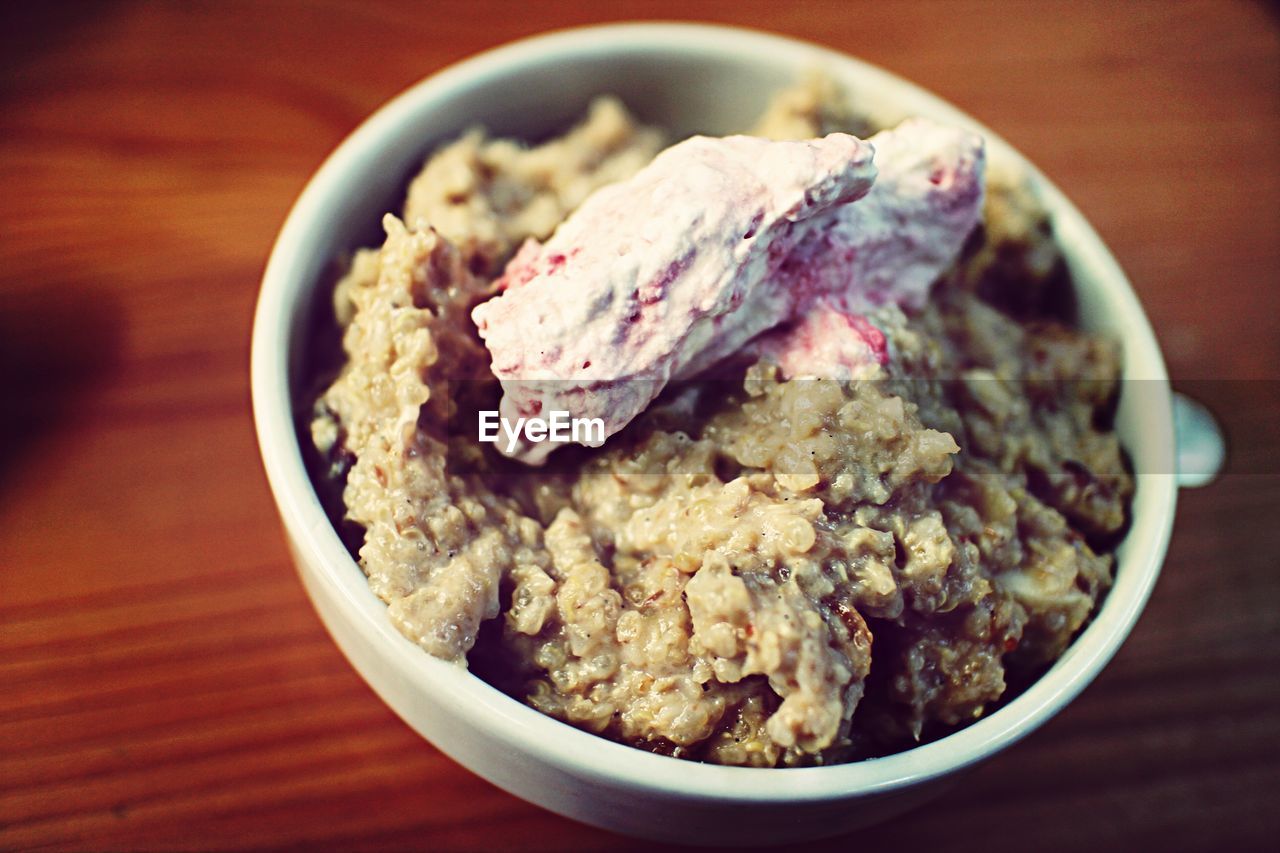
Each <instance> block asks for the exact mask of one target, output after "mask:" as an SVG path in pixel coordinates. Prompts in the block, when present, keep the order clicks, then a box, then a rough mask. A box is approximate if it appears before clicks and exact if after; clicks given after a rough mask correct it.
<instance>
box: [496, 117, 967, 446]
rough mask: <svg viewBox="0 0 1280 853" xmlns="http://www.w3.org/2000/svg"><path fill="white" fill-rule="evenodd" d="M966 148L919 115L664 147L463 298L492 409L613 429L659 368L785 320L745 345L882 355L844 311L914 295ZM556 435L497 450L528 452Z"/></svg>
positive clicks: (961, 203) (685, 369)
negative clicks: (788, 135) (474, 303)
mask: <svg viewBox="0 0 1280 853" xmlns="http://www.w3.org/2000/svg"><path fill="white" fill-rule="evenodd" d="M873 150H874V152H875V164H874V165H873V162H872V155H873ZM982 162H983V150H982V142H981V139H980V138H978V137H976V136H974V135H973V134H970V133H967V132H965V131H961V130H957V129H953V128H948V127H944V126H941V125H936V124H933V123H931V122H926V121H921V120H913V121H910V122H906V123H904V124H903V125H902V126H900V127H899V128H897V129H895V130H892V131H887V132H883V133H880V134H877V135H876V136H875V137H873V138H872V139H871V140H870V142H869V143H868V142H863V141H861V140H859V139H857V138H856V137H853V136H849V135H847V134H840V133H833V134H830V135H829V136H826V137H824V138H822V139H814V140H809V141H804V142H770V141H766V140H762V139H756V138H753V137H744V136H733V137H726V138H723V139H710V138H706V137H695V138H693V139H690V140H687V141H685V142H683V143H680V144H679V145H676V146H673V147H672V148H670V149H668V150H667V151H665V152H663V153H662V154H661V155H659V156H658V157H657V158H656V159H655V160H654V161H653V163H652V164H651V165H650V166H648V167H647V168H645V169H643V170H641V171H640V172H639V173H638V174H637V175H635V176H634V177H633V178H632V179H630V180H628V181H625V182H623V183H620V184H616V185H613V186H609V187H605V188H603V189H601V190H600V191H598V192H596V193H595V194H593V195H592V196H591V197H590V198H588V199H587V201H586V202H585V203H584V204H583V205H582V206H581V207H580V208H579V209H578V210H577V211H576V212H575V213H574V214H573V215H571V216H570V217H569V219H568V220H566V221H565V222H564V223H563V224H562V225H561V226H560V227H559V228H558V229H557V230H556V232H555V234H554V235H553V236H552V237H551V238H550V239H549V240H548V241H547V242H546V243H544V244H538V243H536V242H534V241H529V242H526V243H525V245H524V246H523V247H522V248H521V250H520V252H519V253H518V254H517V255H516V257H515V258H514V259H513V260H512V261H511V263H510V264H509V265H508V267H507V269H506V272H505V273H504V275H503V278H502V280H501V282H500V287H502V288H503V289H504V292H503V293H502V295H500V296H499V297H497V298H494V299H491V300H489V301H488V302H486V303H484V304H482V305H480V306H479V307H477V308H476V309H475V311H474V312H473V318H474V320H475V322H476V325H477V326H478V328H479V330H480V335H481V336H482V337H483V338H484V340H485V344H486V346H487V347H488V348H489V351H490V354H491V356H492V359H493V371H494V373H495V374H496V375H497V376H498V378H499V379H500V380H501V381H502V385H503V391H504V396H503V400H502V404H501V410H502V415H503V417H506V418H510V419H512V420H514V419H517V418H520V417H529V416H533V415H537V414H539V413H540V412H547V411H554V410H563V411H568V412H571V413H572V414H573V415H574V416H575V417H582V418H601V419H602V420H603V421H604V424H605V435H606V436H608V435H612V434H613V433H615V432H617V431H618V430H620V429H622V427H624V426H625V425H626V424H627V423H629V422H630V421H631V420H632V419H633V418H634V417H635V416H636V415H638V414H639V413H640V412H642V411H643V410H644V408H645V407H646V406H647V405H648V404H649V403H650V402H651V401H652V400H653V399H654V398H655V397H656V396H657V395H658V394H659V393H660V392H661V391H662V389H663V387H665V385H666V384H667V382H668V381H669V380H671V379H677V378H683V377H688V376H691V375H693V374H695V373H697V372H699V371H701V370H703V369H705V368H707V367H710V366H712V365H714V364H715V363H716V362H718V361H720V360H722V359H724V358H725V357H727V356H731V355H735V354H738V353H740V352H742V351H743V347H744V345H746V344H748V342H750V341H752V339H754V338H757V337H758V336H760V335H761V333H764V332H767V331H769V330H771V329H774V328H775V327H779V326H781V325H783V324H786V323H788V322H789V321H799V322H794V323H792V325H791V326H790V328H787V329H784V330H782V331H780V332H777V333H776V337H774V336H769V337H766V338H764V339H762V340H760V341H758V342H756V343H755V344H753V346H754V347H757V348H758V349H759V350H760V353H761V354H762V355H766V356H767V357H771V358H773V359H775V360H776V361H777V362H778V363H779V365H780V367H782V369H783V370H784V371H785V372H786V373H787V374H788V375H825V374H827V373H829V372H830V371H832V370H836V371H838V372H840V373H841V375H843V373H844V372H848V373H849V374H850V375H853V374H855V373H856V372H857V367H858V365H859V364H861V363H863V361H861V360H860V359H868V358H869V359H871V360H872V361H873V362H874V361H883V349H884V348H883V336H879V341H880V343H879V344H876V343H875V339H876V336H877V335H878V332H877V331H876V330H875V329H874V327H873V326H871V325H870V324H869V323H867V321H866V320H865V319H863V318H862V317H861V316H860V314H861V312H862V311H864V310H866V309H868V308H870V307H873V306H877V305H882V304H886V303H889V302H894V303H899V304H906V305H913V306H914V305H919V304H920V303H921V302H922V301H923V300H924V298H925V296H926V294H927V292H928V288H929V285H931V284H932V282H933V281H934V279H936V278H937V276H938V274H939V273H941V272H942V270H943V269H945V268H946V266H947V265H949V264H950V263H951V262H952V261H953V260H954V258H955V256H956V254H957V253H958V251H959V248H960V246H961V244H962V243H963V241H964V238H965V237H966V236H967V235H968V233H969V231H970V230H972V228H973V226H974V224H975V223H976V222H977V218H978V213H979V208H980V206H981V198H982ZM877 168H878V169H879V173H880V176H879V178H877V177H876V172H877ZM873 182H874V188H873ZM815 312H816V313H815ZM811 313H815V316H814V317H813V318H809V319H806V318H808V317H809V315H810V314H811ZM824 314H826V315H830V316H827V317H825V319H824V318H823V317H822V316H820V315H824ZM846 332H847V333H848V334H849V339H848V340H844V337H843V336H844V334H845V333H846ZM837 351H839V352H838V353H837ZM827 357H830V358H832V359H833V360H832V361H831V362H830V363H829V364H826V365H824V364H822V359H824V358H827ZM788 365H791V367H790V368H789V367H788ZM802 365H803V369H801V366H802ZM555 446H556V445H555V444H553V443H550V442H543V443H540V444H533V445H530V444H525V445H522V446H521V447H519V448H517V449H516V450H515V451H514V452H513V454H512V455H514V456H517V457H518V458H521V459H523V460H524V461H526V462H530V463H533V464H538V463H540V462H541V461H543V459H545V456H546V454H547V453H549V452H550V451H551V450H552V449H554V447H555Z"/></svg>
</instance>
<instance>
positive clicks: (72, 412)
mask: <svg viewBox="0 0 1280 853" xmlns="http://www.w3.org/2000/svg"><path fill="white" fill-rule="evenodd" d="M123 322H124V319H123V312H122V309H121V306H120V304H119V301H118V299H117V298H116V297H115V296H114V295H112V294H110V293H106V292H103V291H92V290H90V289H88V288H85V287H83V286H70V285H63V284H61V283H58V282H46V283H44V284H43V285H42V286H41V287H40V288H39V289H37V290H33V291H30V292H26V293H10V294H6V295H5V297H4V310H3V311H2V312H0V400H4V401H5V403H4V415H3V417H0V494H2V493H3V492H4V490H5V488H6V486H7V485H8V482H9V481H10V480H11V478H12V474H13V472H14V470H15V469H16V468H17V467H18V466H19V465H21V464H23V463H26V462H29V461H31V460H34V459H37V458H38V445H39V443H40V441H41V440H42V439H43V438H45V437H47V436H48V435H49V434H50V433H52V432H54V431H55V430H57V429H58V428H59V426H60V425H61V424H63V423H65V422H66V421H68V420H69V419H71V418H76V417H82V416H85V415H86V414H91V413H88V412H87V411H86V410H87V409H88V403H87V402H86V400H85V398H86V397H87V396H88V395H89V394H90V392H91V391H92V390H93V388H94V387H95V386H96V385H97V384H98V383H99V382H100V380H101V379H102V377H104V376H106V375H109V374H110V373H111V371H112V370H114V368H115V367H116V366H117V365H118V364H119V361H120V347H121V342H122V341H121V339H122V332H123Z"/></svg>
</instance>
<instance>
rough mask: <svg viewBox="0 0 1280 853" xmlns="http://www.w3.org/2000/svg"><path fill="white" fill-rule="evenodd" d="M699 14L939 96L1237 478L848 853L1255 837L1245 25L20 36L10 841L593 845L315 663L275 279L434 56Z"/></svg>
mask: <svg viewBox="0 0 1280 853" xmlns="http://www.w3.org/2000/svg"><path fill="white" fill-rule="evenodd" d="M601 8H607V10H608V11H607V16H608V17H609V18H613V19H622V18H637V17H663V18H683V17H693V18H701V19H706V20H715V21H725V22H733V23H740V24H746V25H754V26H758V27H765V28H768V29H772V30H776V31H780V32H784V33H788V34H793V35H796V36H800V37H803V38H807V39H811V40H815V41H819V42H823V43H826V44H829V45H832V46H834V47H836V48H839V49H842V50H845V51H848V52H851V53H854V54H857V55H860V56H863V57H865V58H867V59H870V60H871V61H873V62H877V63H879V64H882V65H884V66H886V67H888V68H890V69H892V70H895V71H897V72H900V73H902V74H904V75H906V76H907V77H909V78H911V79H914V80H916V81H918V82H919V83H921V84H923V85H925V86H927V87H929V88H931V89H934V90H936V91H938V92H939V93H940V94H942V95H943V96H944V97H947V98H949V99H951V100H953V101H955V102H956V103H957V104H959V105H960V106H961V107H963V108H965V109H967V110H969V111H971V112H973V113H974V114H975V115H977V116H978V117H979V118H981V119H983V120H985V121H986V122H988V123H989V124H990V125H991V126H993V127H994V128H996V129H997V130H998V131H999V132H1001V133H1002V134H1003V135H1005V136H1006V137H1007V138H1008V139H1009V140H1010V141H1011V142H1012V143H1013V144H1014V145H1016V146H1018V147H1020V148H1021V149H1022V150H1023V151H1024V152H1026V153H1027V154H1028V155H1029V156H1030V157H1031V158H1032V159H1033V160H1034V161H1036V162H1037V163H1038V164H1040V165H1041V166H1042V167H1043V168H1044V169H1045V171H1046V172H1047V173H1048V174H1049V175H1050V176H1051V177H1052V178H1053V179H1054V180H1055V181H1057V182H1058V183H1059V184H1060V185H1061V186H1062V187H1064V188H1065V189H1066V190H1067V192H1068V194H1070V195H1071V196H1072V197H1073V198H1074V199H1075V200H1076V202H1077V203H1078V204H1079V205H1080V207H1081V208H1082V209H1083V210H1084V211H1085V213H1086V215H1088V216H1089V217H1090V218H1091V219H1092V221H1093V222H1094V223H1095V224H1096V226H1097V227H1098V229H1099V231H1100V232H1101V233H1102V235H1103V236H1104V238H1105V239H1106V240H1107V241H1108V242H1109V243H1110V245H1111V246H1112V247H1113V248H1114V250H1115V252H1116V254H1117V256H1118V257H1119V258H1120V261H1121V263H1122V264H1123V265H1124V266H1125V267H1126V268H1127V270H1128V272H1129V273H1130V275H1131V276H1132V278H1133V280H1134V283H1135V286H1136V287H1137V289H1138V291H1139V293H1140V295H1141V297H1142V299H1143V300H1144V302H1145V304H1146V306H1147V309H1148V311H1149V313H1150V316H1151V318H1152V321H1153V323H1154V325H1155V327H1156V328H1157V329H1158V331H1159V334H1160V336H1161V338H1162V341H1163V343H1164V346H1165V348H1166V354H1167V356H1168V359H1169V361H1170V365H1171V368H1172V371H1173V373H1174V374H1175V376H1176V377H1178V378H1179V379H1181V380H1184V382H1185V383H1186V384H1188V386H1189V387H1191V388H1193V390H1194V393H1197V394H1198V395H1200V396H1202V397H1206V398H1209V400H1210V402H1211V403H1212V404H1213V405H1214V406H1215V407H1216V408H1217V409H1218V411H1219V414H1220V415H1221V416H1222V417H1223V419H1224V421H1225V423H1226V425H1227V429H1228V432H1229V434H1230V438H1231V441H1232V449H1233V468H1232V472H1231V473H1229V474H1228V476H1226V477H1224V478H1223V479H1221V480H1220V481H1219V482H1218V483H1216V484H1214V485H1213V486H1211V487H1209V488H1207V489H1204V490H1202V491H1197V492H1190V493H1185V494H1184V495H1183V497H1182V499H1181V505H1180V508H1179V512H1178V521H1177V530H1176V533H1175V537H1174V542H1173V546H1172V548H1171V550H1170V553H1169V558H1168V561H1167V564H1166V567H1165V573H1164V576H1163V578H1162V580H1161V581H1160V584H1159V586H1158V588H1157V590H1156V592H1155V595H1154V597H1153V598H1152V600H1151V603H1150V605H1149V607H1148V609H1147V612H1146V614H1145V615H1144V616H1143V618H1142V621H1141V622H1140V624H1139V625H1138V627H1137V630H1136V631H1135V632H1134V634H1133V636H1132V638H1131V639H1130V641H1129V642H1128V643H1127V644H1126V645H1125V647H1124V649H1123V650H1122V651H1121V652H1120V654H1119V656H1118V657H1117V658H1116V660H1115V661H1114V662H1113V663H1112V664H1111V665H1110V666H1109V667H1108V669H1107V670H1106V672H1105V673H1104V674H1103V675H1102V677H1101V678H1099V680H1098V681H1097V682H1096V683H1095V684H1094V685H1093V686H1092V687H1090V688H1089V689H1088V690H1087V691H1086V692H1085V693H1084V695H1083V696H1081V698H1080V699H1079V700H1077V701H1076V702H1075V703H1074V704H1073V705H1072V706H1071V707H1070V708H1069V709H1068V710H1067V711H1066V712H1064V713H1063V714H1062V715H1061V716H1060V717H1058V718H1057V719H1055V720H1054V721H1052V722H1051V723H1050V724H1048V725H1047V726H1046V727H1045V728H1043V729H1042V730H1040V731H1039V732H1037V733H1036V734H1034V735H1033V736H1032V737H1030V738H1029V739H1027V740H1026V741H1025V742H1023V743H1022V744H1020V745H1018V746H1017V747H1015V748H1013V749H1012V750H1010V751H1009V752H1007V753H1006V754H1004V755H1002V756H1000V757H999V758H998V759H996V760H994V761H992V762H990V763H989V764H988V765H986V766H984V767H982V768H981V769H979V770H978V771H977V772H975V773H973V774H972V775H970V776H968V777H966V778H965V779H964V780H963V781H962V783H961V784H960V785H959V786H958V787H957V789H956V790H955V792H954V793H953V794H951V795H950V796H948V797H947V798H945V799H943V800H941V801H939V802H938V803H937V804H935V805H932V806H929V807H928V808H926V809H925V810H923V811H920V812H918V813H916V814H913V815H910V816H908V817H905V818H902V819H900V820H897V821H895V822H893V823H890V824H888V825H885V826H883V827H880V828H876V829H873V830H869V831H867V832H864V833H861V834H859V835H858V836H857V837H856V838H853V839H849V838H846V839H842V840H840V841H839V842H838V843H833V844H832V845H831V846H832V847H833V848H834V847H837V846H838V847H845V848H847V847H848V846H850V845H851V844H856V845H857V846H858V848H859V849H861V850H865V851H871V850H878V849H923V848H926V847H927V846H932V845H945V846H947V847H948V848H955V849H974V850H983V851H990V850H992V849H1040V850H1077V849H1080V848H1082V847H1086V846H1088V847H1091V848H1094V849H1125V848H1129V849H1132V848H1134V847H1137V846H1139V845H1143V846H1145V845H1146V844H1148V843H1150V844H1152V845H1156V844H1158V845H1159V846H1161V847H1164V848H1167V849H1197V848H1201V849H1203V848H1208V847H1228V846H1231V845H1234V846H1237V847H1245V848H1248V847H1260V846H1264V845H1265V844H1266V843H1267V842H1270V841H1274V838H1275V836H1276V833H1277V831H1278V830H1280V819H1278V818H1277V812H1276V809H1275V807H1274V802H1273V799H1274V797H1275V793H1276V791H1277V790H1280V616H1278V614H1280V560H1277V554H1278V553H1280V524H1277V522H1276V520H1275V517H1276V513H1277V510H1280V461H1277V457H1278V455H1280V438H1278V437H1277V430H1276V428H1275V424H1276V423H1277V418H1280V393H1278V392H1280V386H1278V385H1277V384H1276V380H1277V377H1278V376H1280V335H1278V334H1277V331H1278V324H1277V315H1278V313H1280V286H1278V285H1280V240H1278V239H1277V237H1278V236H1280V205H1277V204H1276V198H1277V196H1280V25H1278V24H1277V17H1276V15H1275V12H1274V10H1273V8H1270V7H1267V6H1264V5H1263V4H1261V3H1248V2H1235V3H1165V2H1139V3H1126V4H1113V3H1109V2H1051V3H987V2H976V0H974V1H972V2H971V0H955V2H936V3H915V2H910V3H909V2H897V0H879V2H874V3H871V2H857V3H844V2H805V3H797V4H778V3H776V2H772V0H770V2H764V0H736V2H723V3H714V4H702V3H696V2H688V0H684V2H678V3H677V2H664V3H638V2H615V3H612V4H609V5H608V6H607V7H603V6H602V4H592V3H589V2H585V0H575V1H574V2H567V1H566V2H559V3H554V4H549V5H545V6H536V5H533V4H528V3H521V4H515V3H511V4H506V3H497V2H456V3H455V2H450V3H444V2H438V3H433V4H431V5H429V6H398V5H388V4H383V3H372V4H371V3H337V2H326V3H315V4H305V5H302V4H295V3H276V2H271V3H252V4H232V3H216V4H215V3H209V4H177V3H173V4H160V3H157V4H143V3H132V2H119V3H101V4H95V5H68V6H52V7H49V6H46V5H43V4H27V5H24V6H21V7H19V6H17V5H6V6H5V7H4V12H3V13H0V14H3V16H4V19H3V21H0V24H2V26H0V33H2V35H0V38H3V45H0V47H2V48H3V49H2V50H0V399H2V400H3V401H4V402H3V404H0V411H2V413H3V415H2V417H0V421H2V422H3V427H0V430H2V435H0V439H2V440H0V518H2V519H3V522H2V523H0V649H2V651H0V685H2V689H0V846H3V847H10V848H26V847H53V848H62V849H101V848H138V849H172V848H201V849H204V848H246V847H283V846H297V845H304V844H305V845H323V846H326V847H332V848H349V847H358V848H362V849H364V848H368V849H374V848H395V849H403V848H412V847H430V848H437V849H439V848H473V849H474V848H506V847H536V848H545V849H556V848H606V847H607V848H616V847H628V846H630V844H631V843H630V842H627V841H626V840H624V839H619V838H616V837H613V836H610V835H608V834H606V833H603V832H599V831H596V830H592V829H588V828H586V827H583V826H579V825H577V824H574V823H571V822H569V821H567V820H563V819H561V818H558V817H556V816H554V815H551V814H549V813H546V812H543V811H541V810H540V809H538V808H536V807H534V806H531V805H528V804H525V803H523V802H521V801H519V800H516V799H514V798H513V797H510V796H509V795H507V794H505V793H503V792H501V791H499V790H497V789H495V788H493V787H491V786H489V785H488V784H486V783H484V782H482V781H480V780H479V779H478V778H476V777H474V776H472V775H471V774H470V773H468V772H467V771H465V770H463V769H462V768H460V767H458V766H457V765H455V764H453V763H452V762H450V761H449V760H448V759H446V758H444V757H443V756H442V755H441V754H440V753H439V752H438V751H437V750H436V749H434V748H433V747H431V746H430V745H428V744H426V743H425V742H423V741H422V740H421V739H420V738H418V737H417V736H416V735H415V734H414V733H413V732H412V731H410V730H409V729H408V728H407V727H406V726H404V725H403V724H402V723H400V722H399V721H398V720H397V719H396V718H395V717H394V716H393V715H392V714H391V712H390V711H388V710H387V709H386V708H385V707H384V706H383V705H382V704H381V702H380V701H379V700H378V699H377V698H376V697H375V696H374V695H373V694H372V693H371V692H370V691H369V689H368V688H367V687H365V686H364V684H363V682H361V681H360V679H359V678H358V677H357V676H356V675H355V673H354V671H352V670H351V669H350V667H349V666H348V665H347V664H346V662H345V661H344V660H343V658H342V657H341V655H340V654H339V653H338V651H337V650H336V648H335V647H334V646H333V644H332V643H331V642H330V641H329V639H328V637H327V635H326V634H325V632H324V630H323V628H322V627H321V626H320V623H319V622H318V620H317V618H316V617H315V615H314V613H313V612H312V610H311V608H310V606H309V604H308V602H307V600H306V598H305V596H304V595H303V592H302V589H301V587H300V585H299V584H298V582H297V580H296V578H295V576H294V574H293V570H292V568H291V567H290V564H289V562H288V559H287V555H286V552H285V548H284V544H283V541H282V538H281V535H280V532H279V529H278V525H277V521H276V518H275V515H274V511H273V508H272V503H271V500H270V498H269V495H268V493H267V490H266V486H265V483H264V480H263V477H262V474H261V469H260V466H259V462H258V459H257V451H256V449H255V444H254V438H253V434H252V429H251V423H250V415H249V404H248V389H247V375H248V371H247V354H248V346H247V342H248V335H249V326H250V318H251V312H252V307H253V301H254V297H255V292H256V288H257V284H258V279H259V276H260V274H261V270H262V267H263V263H264V260H265V258H266V254H267V252H268V250H269V247H270V245H271V242H272V240H273V239H274V236H275V233H276V231H277V229H278V228H279V226H280V223H281V222H282V220H283V218H284V215H285V213H286V211H287V210H288V208H289V206H290V204H291V203H292V201H293V199H294V198H295V197H296V195H297V193H298V192H299V190H300V189H301V188H302V186H303V184H304V183H305V181H306V180H307V178H308V176H309V175H310V174H311V172H312V171H313V170H314V169H315V167H316V166H317V165H318V164H319V163H320V161H321V160H322V159H323V157H324V156H325V155H326V154H327V153H328V151H330V150H331V149H332V147H333V146H334V145H335V144H336V143H337V142H338V141H339V140H340V139H341V138H342V137H343V136H344V135H345V134H346V133H348V132H349V131H350V130H351V129H352V128H354V127H355V126H356V125H357V124H358V123H359V122H360V120H361V119H362V118H363V117H364V116H366V115H367V114H368V113H369V112H371V111H372V110H373V109H374V108H375V107H377V106H378V105H379V104H380V103H382V102H383V101H385V100H386V99H387V98H389V97H390V96H392V95H393V94H395V93H396V92H398V91H400V90H401V89H403V88H404V87H406V86H407V85H409V84H410V83H412V82H414V81H415V80H417V79H419V78H420V77H422V76H425V75H426V74H429V73H431V72H433V71H435V70H436V69H438V68H440V67H441V66H443V65H445V64H446V63H449V62H452V61H454V60H457V59H460V58H462V57H464V56H466V55H468V54H470V53H473V52H475V51H477V50H479V49H482V48H485V47H490V46H493V45H496V44H499V43H501V42H504V41H507V40H509V39H511V38H515V37H518V36H522V35H526V34H530V33H532V32H535V31H538V30H542V29H547V28H552V27H559V26H566V25H571V24H576V23H584V22H588V21H590V20H593V19H595V18H597V16H598V15H599V14H600V11H599V10H600V9H601Z"/></svg>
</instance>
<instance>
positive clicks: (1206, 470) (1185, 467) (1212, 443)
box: [1173, 392, 1227, 489]
mask: <svg viewBox="0 0 1280 853" xmlns="http://www.w3.org/2000/svg"><path fill="white" fill-rule="evenodd" d="M1173 431H1174V436H1175V439H1174V440H1175V456H1176V459H1175V462H1176V465H1177V472H1178V486H1179V488H1183V489H1198V488H1200V487H1201V486H1207V485H1208V484H1209V483H1212V482H1213V481H1214V479H1216V478H1217V476H1218V473H1219V472H1220V471H1221V470H1222V466H1223V464H1224V463H1225V462H1226V458H1227V445H1226V442H1225V441H1224V440H1223V437H1222V428H1221V427H1220V426H1218V420H1217V418H1215V417H1214V416H1213V413H1212V412H1210V411H1209V410H1208V409H1206V408H1205V407H1204V406H1203V405H1202V404H1200V403H1198V402H1196V401H1195V400H1193V399H1191V398H1190V397H1188V396H1186V395H1185V394H1179V393H1177V392H1174V395H1173Z"/></svg>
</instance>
